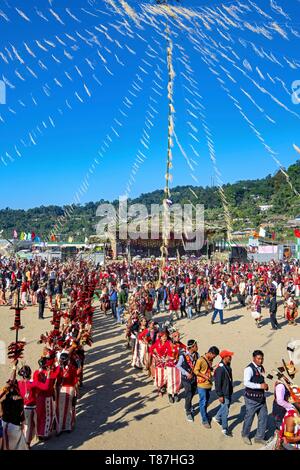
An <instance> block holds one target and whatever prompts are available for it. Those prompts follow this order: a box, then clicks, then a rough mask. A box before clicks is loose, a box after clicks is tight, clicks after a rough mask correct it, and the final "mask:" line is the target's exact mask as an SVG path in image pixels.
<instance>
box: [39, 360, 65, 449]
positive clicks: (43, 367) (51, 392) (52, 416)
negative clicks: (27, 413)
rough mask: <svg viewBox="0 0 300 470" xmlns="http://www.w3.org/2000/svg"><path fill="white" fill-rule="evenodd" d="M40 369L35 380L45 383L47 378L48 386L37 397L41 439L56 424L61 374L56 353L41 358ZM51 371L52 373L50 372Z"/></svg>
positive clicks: (47, 435)
mask: <svg viewBox="0 0 300 470" xmlns="http://www.w3.org/2000/svg"><path fill="white" fill-rule="evenodd" d="M39 365H40V369H38V370H36V371H35V372H34V374H33V380H34V381H35V382H37V383H38V384H40V383H41V384H45V383H46V380H47V378H48V379H49V381H48V387H47V389H46V390H40V391H39V393H38V395H37V398H36V413H37V436H38V438H39V440H41V441H42V440H46V439H48V438H49V437H50V434H51V433H52V431H53V429H54V424H56V421H57V420H56V413H55V383H56V380H57V379H58V377H59V374H60V367H59V366H56V365H55V354H54V355H53V354H51V353H50V354H48V355H47V356H44V357H42V358H41V359H40V360H39ZM49 371H50V374H49Z"/></svg>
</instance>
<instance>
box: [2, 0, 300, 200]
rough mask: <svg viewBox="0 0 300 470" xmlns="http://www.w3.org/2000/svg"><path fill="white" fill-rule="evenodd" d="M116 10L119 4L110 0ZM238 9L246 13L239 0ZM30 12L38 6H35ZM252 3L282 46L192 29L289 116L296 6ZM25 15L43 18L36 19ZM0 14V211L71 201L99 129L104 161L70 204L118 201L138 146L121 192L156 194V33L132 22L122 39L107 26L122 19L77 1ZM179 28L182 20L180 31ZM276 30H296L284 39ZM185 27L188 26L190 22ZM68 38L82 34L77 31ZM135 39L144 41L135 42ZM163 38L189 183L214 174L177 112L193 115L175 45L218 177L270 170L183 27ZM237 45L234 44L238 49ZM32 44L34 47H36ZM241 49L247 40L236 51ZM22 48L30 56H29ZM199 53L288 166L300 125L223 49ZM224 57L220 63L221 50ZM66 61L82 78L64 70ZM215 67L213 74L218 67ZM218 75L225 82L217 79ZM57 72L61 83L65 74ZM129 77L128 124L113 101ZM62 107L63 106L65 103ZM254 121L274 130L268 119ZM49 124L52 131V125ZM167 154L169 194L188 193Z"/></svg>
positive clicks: (162, 155)
mask: <svg viewBox="0 0 300 470" xmlns="http://www.w3.org/2000/svg"><path fill="white" fill-rule="evenodd" d="M116 3H118V1H117V0H116ZM128 3H130V4H131V5H132V6H134V7H137V5H138V3H139V2H137V1H133V0H132V1H130V0H128ZM183 3H184V5H185V6H192V7H194V8H198V7H201V6H204V7H205V6H210V7H211V8H212V9H214V10H216V8H218V7H219V8H221V2H210V1H208V0H203V1H202V0H194V1H192V0H190V1H188V0H186V1H185V2H182V4H183ZM242 3H243V4H248V5H249V6H250V4H249V3H248V2H247V1H246V0H245V1H243V2H242ZM36 4H38V7H37V8H36V7H35V5H36ZM224 4H225V6H228V5H230V4H235V5H236V4H237V2H225V3H224ZM73 5H74V6H73ZM256 5H258V6H261V8H263V9H264V11H265V12H266V13H267V14H269V15H271V16H272V17H273V18H274V20H275V21H277V23H278V24H279V25H281V26H282V27H283V28H284V29H285V31H287V32H288V35H289V39H288V40H285V39H283V38H282V37H281V36H280V35H279V34H278V33H276V32H274V31H273V34H272V36H273V39H272V40H269V39H267V38H265V37H263V36H262V35H260V34H255V33H253V32H251V31H249V29H247V28H244V29H243V30H240V29H236V28H230V29H229V30H228V33H229V34H230V35H231V38H232V42H229V41H227V40H226V39H224V37H222V36H221V35H220V34H219V32H218V31H217V30H216V26H213V27H212V30H211V31H207V30H206V29H205V28H203V32H204V33H205V34H206V35H208V36H209V37H211V38H213V39H214V40H215V41H216V42H217V43H221V45H223V47H224V48H226V47H227V48H228V46H230V47H232V49H233V50H234V52H235V53H236V55H237V56H238V57H239V59H237V58H235V57H234V56H233V55H231V58H232V59H235V65H236V66H238V67H240V68H241V69H243V70H244V72H245V73H247V74H248V76H249V77H250V78H252V80H254V81H255V82H256V83H257V84H258V85H259V86H261V87H264V88H265V89H266V90H267V91H268V92H269V93H270V94H272V96H273V97H275V98H276V99H278V100H279V101H280V102H281V103H283V104H284V105H285V106H287V107H288V108H289V109H290V110H291V111H292V112H295V113H299V114H300V105H298V106H296V105H295V104H293V103H292V100H291V94H290V93H289V92H290V90H291V84H292V82H293V81H295V80H300V57H299V50H300V48H299V38H298V37H297V36H296V35H295V34H297V31H298V29H299V31H300V23H299V12H300V3H299V2H298V1H297V0H289V2H287V1H285V2H283V1H280V0H278V1H277V2H276V5H280V6H282V7H283V8H284V11H285V12H287V13H288V14H289V16H290V18H291V20H287V19H286V18H285V17H284V16H283V15H282V14H280V13H278V12H275V11H274V9H273V10H272V9H271V8H270V2H269V0H268V1H267V0H264V1H262V0H257V2H256ZM16 8H17V9H18V10H19V13H18V12H17V10H16ZM49 8H52V10H53V12H54V13H57V14H58V15H59V18H60V19H61V20H62V22H63V23H64V24H61V23H60V22H59V20H58V19H57V18H55V17H54V16H53V15H52V14H51V12H50V11H49ZM66 8H69V12H71V13H72V15H75V17H76V18H78V19H79V20H80V21H81V22H80V23H79V22H77V21H76V20H74V19H73V18H71V16H69V15H68V14H67V13H66V10H65V9H66ZM81 8H84V9H85V11H84V10H82V9H81ZM137 8H139V7H137ZM36 9H37V10H38V11H39V12H40V13H42V15H43V16H45V18H47V19H48V21H46V20H43V18H41V17H40V16H38V14H37V13H36ZM99 9H101V11H99ZM0 10H1V11H0V15H1V13H3V15H4V16H6V17H7V18H9V19H10V21H9V22H7V21H6V20H5V18H4V17H3V16H0V26H1V32H2V34H1V38H0V52H2V56H1V57H0V76H2V75H3V76H4V78H5V79H6V80H8V82H9V84H10V86H7V102H6V105H0V116H1V117H2V119H3V121H4V122H0V156H2V159H1V161H0V169H1V189H2V191H1V198H0V207H2V208H3V207H7V206H8V207H12V208H29V207H35V206H39V205H42V204H44V205H48V204H60V205H63V204H68V203H71V202H72V201H73V198H74V194H76V192H77V191H78V188H79V187H80V185H81V184H82V181H83V179H84V178H85V176H86V174H87V172H88V170H89V168H90V167H91V165H92V164H93V161H94V159H95V157H96V158H97V155H98V150H99V148H100V147H101V145H102V144H103V141H104V140H105V139H106V135H107V133H109V135H110V136H111V137H112V142H110V143H109V149H108V150H107V152H106V153H105V155H104V157H103V158H102V159H99V161H100V163H99V164H97V165H95V168H94V169H93V172H92V174H91V173H90V174H89V186H88V190H87V191H85V192H84V194H83V195H82V196H81V202H82V203H84V202H87V201H91V200H100V199H102V198H104V199H114V198H117V197H118V196H119V195H121V194H123V193H124V191H125V188H126V184H127V182H128V179H129V177H130V172H131V168H132V165H133V163H134V161H135V159H136V154H137V151H138V149H139V148H140V149H141V150H142V151H143V153H144V154H145V155H146V156H147V159H146V160H145V162H144V163H142V164H141V165H140V167H139V170H138V173H137V175H136V176H135V183H134V184H133V185H132V191H131V196H133V197H134V196H138V195H139V194H140V193H142V192H147V191H151V190H155V189H158V188H162V187H163V186H164V173H165V171H164V170H165V159H166V144H167V97H166V78H167V67H166V62H165V53H164V51H165V43H164V40H163V39H162V37H161V36H160V35H159V34H158V32H157V31H156V30H155V29H154V28H152V27H149V26H147V25H144V29H142V30H141V29H138V28H137V27H136V25H135V23H134V22H133V21H132V20H131V19H130V18H129V17H127V20H128V24H129V25H130V26H129V27H130V28H131V30H132V32H133V37H130V36H128V35H124V36H123V35H122V34H120V33H119V32H118V31H117V30H116V29H114V28H113V27H112V26H111V25H112V24H114V25H118V24H119V23H118V21H123V20H124V17H121V16H120V15H118V14H111V15H110V16H108V15H107V14H105V13H107V12H110V11H111V10H107V9H106V8H105V6H104V5H103V1H99V0H98V1H95V2H88V1H87V0H78V1H76V6H75V4H74V2H70V1H59V2H58V1H57V0H53V1H52V2H50V1H48V0H40V1H39V2H38V3H35V2H33V1H31V0H29V1H27V2H26V5H25V4H24V2H21V1H20V0H19V1H14V0H11V1H9V2H6V1H5V0H3V2H2V3H1V9H0ZM198 11H199V10H198ZM216 11H217V10H216ZM21 14H25V15H26V17H27V18H28V19H29V20H30V21H27V20H26V19H24V18H22V17H21ZM93 14H96V16H93ZM243 19H244V21H246V20H247V21H249V23H251V24H252V25H255V24H256V25H262V23H263V21H266V19H264V18H263V17H262V16H261V15H259V14H257V13H254V12H249V14H247V15H246V14H245V15H243ZM270 21H271V20H270ZM270 21H269V24H270ZM188 23H189V22H188V21H187V22H186V24H188ZM99 24H101V25H102V27H100V30H101V29H102V32H101V31H98V30H95V26H98V27H99ZM286 24H287V25H288V27H289V28H292V29H293V31H294V32H296V33H295V34H292V33H291V29H288V27H287V26H286ZM189 26H190V27H191V23H189ZM171 27H172V26H171ZM193 27H194V25H193ZM105 28H107V30H106V29H105ZM219 30H221V31H223V32H224V33H225V34H226V31H224V30H223V29H222V27H219ZM87 31H89V32H93V33H94V34H95V35H97V37H98V39H99V41H100V42H99V43H98V45H97V44H96V43H95V42H90V43H89V44H87V43H86V42H85V41H84V38H89V36H88V32H87ZM103 31H107V33H108V35H109V37H110V38H112V39H113V40H116V41H118V43H119V44H120V46H121V47H119V46H117V44H116V43H115V42H111V40H109V39H108V38H107V37H106V36H105V34H104V33H103ZM123 31H124V30H123ZM76 32H77V33H78V34H79V35H80V36H81V37H80V36H79V35H76ZM136 33H138V34H139V35H140V37H142V38H143V39H144V40H142V39H140V38H138V37H137V36H136ZM66 34H67V35H69V36H66ZM192 34H193V33H192ZM299 36H300V33H299ZM71 37H72V38H73V39H71ZM195 37H196V36H195ZM82 38H83V39H82ZM74 39H75V40H74ZM173 39H174V67H175V71H176V77H175V83H174V106H175V109H176V122H175V128H176V134H177V136H178V138H179V140H180V143H181V145H182V147H183V148H184V150H185V151H186V154H187V155H188V157H189V158H192V159H193V160H194V162H196V163H193V166H194V171H193V172H192V174H193V175H194V177H195V178H197V180H198V181H199V184H200V185H204V186H205V185H209V184H211V180H212V177H213V175H214V170H213V167H212V164H211V161H210V158H209V153H208V149H207V143H206V136H205V133H204V131H203V128H202V124H201V119H200V116H197V119H196V118H193V119H191V116H190V115H189V114H188V109H190V110H191V109H192V108H190V106H189V105H188V104H187V102H186V101H185V99H186V98H188V99H189V93H188V91H187V90H186V88H185V87H186V86H187V87H189V83H188V81H187V80H186V79H185V78H184V76H183V75H182V72H183V73H184V72H185V71H184V67H183V64H182V62H181V61H180V57H181V55H180V49H179V48H178V45H179V46H181V47H184V49H185V51H186V53H187V55H188V56H189V59H190V64H191V66H192V69H193V71H194V75H193V76H194V77H195V78H196V80H197V82H198V83H197V87H198V91H199V94H200V95H201V96H202V101H201V103H202V104H203V105H205V107H206V121H207V124H208V126H209V129H210V132H211V134H212V135H213V140H214V144H215V150H216V158H217V164H218V168H219V170H220V173H221V175H222V180H223V181H224V182H234V181H236V180H240V179H250V178H259V177H263V176H265V175H267V174H269V173H273V172H274V171H275V170H276V164H275V163H274V161H273V160H272V158H271V156H270V155H269V154H268V153H267V152H266V150H265V149H264V147H263V146H262V145H261V143H260V142H259V140H258V139H257V138H256V136H255V134H254V133H253V131H252V130H251V129H250V128H249V126H248V125H247V123H246V122H245V120H244V119H243V117H242V116H241V114H240V113H239V112H238V109H236V108H235V106H234V104H233V101H232V100H231V99H230V98H229V97H228V96H227V95H226V93H225V92H224V90H222V89H221V87H220V83H219V82H218V81H217V80H216V76H215V75H213V73H212V72H211V71H210V70H208V65H207V64H206V63H205V62H204V61H203V60H202V59H203V54H202V55H201V54H200V52H199V51H197V50H195V48H194V47H193V44H192V43H191V41H190V39H189V37H188V34H187V33H186V32H185V31H184V30H181V31H180V30H179V29H174V36H173ZM239 39H242V43H241V42H240V41H239ZM36 40H37V41H38V44H39V45H38V44H37V42H35V41H36ZM45 40H46V41H48V42H45ZM198 40H199V37H198ZM155 41H159V42H160V43H161V47H162V48H163V50H162V51H160V50H159V47H158V43H157V42H155ZM200 41H201V38H200ZM243 41H246V43H245V42H244V45H243ZM24 42H25V43H26V45H27V46H28V49H29V50H30V51H31V52H32V53H33V54H34V55H35V57H33V56H32V55H30V53H29V52H28V49H26V48H25V45H24ZM251 42H252V43H253V44H255V45H256V47H257V48H258V49H260V50H261V48H263V50H264V51H265V52H266V53H268V54H270V53H272V52H273V54H274V56H275V57H276V58H277V59H278V61H279V62H280V63H281V65H279V64H276V63H274V62H273V61H271V60H269V59H267V58H266V57H264V58H261V57H259V56H258V54H257V53H255V52H254V51H253V49H252V47H251V45H250V43H251ZM99 44H100V45H99ZM148 44H150V45H152V47H153V48H154V49H155V50H157V51H158V56H159V57H161V58H162V59H163V62H161V61H158V60H157V58H155V59H154V58H150V57H149V56H147V54H146V51H147V45H148ZM200 44H201V45H202V46H203V44H204V43H203V42H202V43H201V42H200ZM125 45H127V46H128V48H129V49H127V48H126V47H125ZM40 46H41V47H40ZM245 46H247V47H245ZM105 47H106V48H107V49H108V50H107V49H105ZM209 47H210V49H209V51H210V54H213V53H215V54H216V57H217V59H218V62H215V65H216V67H217V70H218V71H219V73H220V74H221V75H220V78H221V79H223V80H224V81H225V86H226V87H228V89H229V90H230V94H231V95H232V96H233V97H234V99H236V100H237V102H238V103H240V105H241V106H242V109H243V112H244V113H245V114H246V115H247V117H248V119H250V120H251V121H252V123H253V124H254V127H255V128H256V129H257V131H259V132H260V134H261V135H262V136H263V138H264V139H265V142H266V143H267V144H268V145H270V146H271V147H272V148H273V149H274V150H275V151H276V152H277V153H278V155H277V158H278V159H279V160H280V161H281V162H282V164H283V165H285V166H288V165H290V164H292V163H293V162H295V160H296V158H297V154H295V151H294V150H293V147H292V145H293V143H296V144H297V143H298V146H299V145H300V136H299V118H297V117H296V116H294V115H292V114H291V113H288V112H287V111H286V110H284V109H283V107H281V106H279V105H278V104H277V103H275V102H274V101H273V100H272V99H271V98H270V96H268V95H267V94H266V93H261V92H260V91H259V90H258V88H257V87H256V86H255V85H254V84H253V82H251V81H250V80H249V78H247V77H245V75H243V74H242V73H241V72H240V71H239V70H238V69H237V68H235V67H233V66H232V63H231V62H228V61H227V60H226V59H225V58H224V57H222V56H221V55H219V54H220V52H221V53H222V52H223V53H225V49H221V47H218V50H213V47H214V46H213V43H212V42H210V43H209V46H208V48H209ZM44 49H47V50H44ZM130 50H131V52H130ZM132 51H133V52H134V53H133V52H132ZM97 52H100V54H101V55H102V57H104V59H105V60H106V61H107V62H106V65H107V67H108V69H109V71H110V73H109V72H108V71H107V70H106V69H105V68H104V62H103V61H102V60H101V59H100V56H99V55H98V54H97ZM148 52H149V51H148ZM51 54H53V55H54V57H55V58H56V60H55V59H54V58H53V57H52V56H51ZM114 54H117V56H118V59H119V61H121V62H122V63H123V64H124V66H121V65H120V64H119V63H118V62H117V60H116V58H115V55H114ZM226 55H227V56H228V57H229V52H228V49H227V52H226ZM274 56H273V57H274ZM283 57H286V59H288V60H289V61H290V62H291V63H293V62H292V61H293V60H295V62H294V64H295V65H294V67H293V66H292V67H291V66H290V65H288V63H287V62H286V61H285V60H284V58H283ZM86 59H88V60H89V62H90V64H91V65H92V67H93V68H92V67H91V65H89V64H88V62H87V61H86ZM57 60H59V61H60V63H58V62H57ZM143 60H146V62H148V64H150V66H149V65H148V66H147V65H146V66H145V63H144V62H143ZM245 60H246V61H247V62H245ZM6 61H7V62H8V63H6ZM39 61H41V62H39ZM141 64H142V65H143V67H145V68H144V69H145V70H146V71H147V72H148V73H147V75H146V74H143V72H141V70H140V69H139V68H138V67H139V66H141ZM157 64H158V65H159V67H160V68H161V71H162V72H161V78H162V82H161V86H162V87H163V92H162V95H163V96H161V97H160V96H158V95H156V94H154V95H153V90H152V86H153V79H155V75H154V71H155V70H156V66H157ZM75 65H76V66H77V67H78V69H79V71H80V74H81V75H80V74H79V73H78V71H77V70H76V69H75ZM220 66H222V67H223V69H220V68H219V67H220ZM26 67H28V68H29V69H30V70H31V71H32V72H33V74H35V75H36V76H37V78H35V77H34V76H33V75H32V74H31V73H30V71H29V69H28V68H26ZM249 67H250V69H249ZM256 67H258V68H259V71H260V72H261V73H262V74H263V76H264V77H265V80H263V79H262V78H261V77H260V76H259V74H258V72H257V70H256ZM224 68H225V69H226V70H227V71H228V72H229V74H230V76H231V77H232V79H234V80H235V81H236V83H234V82H233V81H232V80H231V79H229V78H228V77H227V76H226V75H225V72H224ZM66 73H67V74H68V75H69V77H71V79H72V81H71V80H70V79H68V78H67V75H66ZM136 73H138V74H139V76H141V77H142V79H143V85H142V91H141V92H140V93H139V94H137V98H134V99H133V100H132V102H134V105H133V106H132V108H131V109H128V112H127V115H128V117H124V116H123V117H122V116H121V115H120V113H119V109H120V107H121V108H122V101H123V99H124V96H128V97H130V95H128V90H129V89H130V86H131V85H132V82H133V81H134V76H135V75H136ZM112 74H113V75H112ZM267 74H269V77H271V78H272V80H271V78H268V76H267ZM95 77H96V79H97V80H96V79H95ZM55 80H56V82H55ZM280 80H282V82H280ZM99 81H100V82H101V84H102V85H101V86H100V85H99V83H98V82H99ZM58 83H59V84H58ZM11 86H14V87H15V88H11ZM43 87H44V88H43ZM45 87H46V88H45ZM85 87H86V88H85ZM284 87H285V88H286V90H285V89H284ZM241 88H242V89H243V90H244V91H245V92H247V93H248V95H250V96H251V98H252V99H253V100H254V101H255V103H256V104H257V106H259V107H260V108H263V110H264V111H263V112H260V111H259V110H258V109H257V107H255V105H253V103H252V102H251V101H250V99H249V97H247V96H246V95H245V94H244V93H243V92H242V91H241ZM45 90H46V92H47V90H49V91H48V94H50V96H47V94H46V93H45ZM87 90H88V91H87ZM75 92H77V93H78V94H79V97H80V98H81V99H82V100H83V103H82V102H81V101H80V100H79V99H78V98H77V97H76V95H75ZM88 94H91V96H88ZM151 95H152V97H153V96H155V99H157V103H154V104H155V107H157V109H158V110H159V114H158V117H157V119H156V120H155V125H154V129H153V131H152V133H151V142H150V148H149V150H146V151H145V148H143V146H142V147H141V144H140V139H141V134H142V131H143V128H144V121H145V113H146V111H147V109H149V108H148V105H149V97H150V96H151ZM66 100H67V103H68V104H69V105H70V106H71V107H72V109H69V108H68V107H67V105H66ZM190 101H191V100H190ZM35 103H36V104H35ZM150 103H151V102H150ZM122 109H124V105H123V108H122ZM125 109H126V108H125ZM61 113H62V114H61ZM265 114H267V115H268V116H269V117H270V118H271V119H272V120H274V121H275V122H276V124H273V123H271V122H270V121H269V120H267V119H266V117H265ZM49 116H50V118H51V119H52V120H53V122H54V126H55V127H53V126H52V125H51V123H50V121H49ZM115 118H117V120H118V121H119V122H121V118H122V119H123V121H122V127H119V128H118V127H117V125H116V124H113V123H114V119H115ZM188 121H190V122H191V123H192V125H193V126H194V127H195V128H197V130H198V132H194V134H195V135H196V137H197V140H198V141H195V140H193V138H192V137H191V136H190V135H189V132H190V130H191V129H190V128H189V125H188V124H187V122H188ZM43 122H44V124H45V126H44V125H43V124H42V123H43ZM112 125H113V126H114V128H116V129H118V133H119V136H120V137H119V138H116V136H115V135H114V134H113V133H112V131H111V126H112ZM37 126H38V129H37ZM106 141H107V139H106ZM33 142H34V143H33ZM24 144H25V145H24ZM190 145H193V147H194V150H196V154H195V153H194V152H193V151H192V150H191V147H190ZM18 153H20V154H21V156H19V155H18ZM173 154H174V158H173V170H172V173H173V182H172V186H176V185H195V184H196V182H195V179H193V178H192V176H191V171H190V169H189V167H188V165H187V163H186V161H185V159H184V157H183V156H182V154H181V152H180V151H179V149H178V147H177V146H176V145H175V146H174V148H173Z"/></svg>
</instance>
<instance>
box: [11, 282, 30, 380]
mask: <svg viewBox="0 0 300 470" xmlns="http://www.w3.org/2000/svg"><path fill="white" fill-rule="evenodd" d="M17 289H18V291H17V292H18V299H17V306H16V307H11V309H12V310H15V319H14V325H13V326H12V327H11V328H10V329H11V330H12V331H15V332H16V339H15V341H14V342H13V343H11V344H10V345H9V346H8V359H10V360H11V361H12V363H13V364H14V366H13V369H14V371H15V372H16V364H17V363H18V360H19V359H22V357H23V352H24V347H25V345H26V343H25V342H24V341H19V330H22V329H23V328H24V326H23V325H22V324H21V311H22V310H24V308H23V307H21V305H20V286H18V288H17ZM14 377H15V373H14Z"/></svg>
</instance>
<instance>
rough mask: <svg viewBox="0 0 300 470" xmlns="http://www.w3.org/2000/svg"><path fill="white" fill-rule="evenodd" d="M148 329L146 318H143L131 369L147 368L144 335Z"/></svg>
mask: <svg viewBox="0 0 300 470" xmlns="http://www.w3.org/2000/svg"><path fill="white" fill-rule="evenodd" d="M146 329H147V320H146V318H142V320H141V322H140V326H139V329H138V332H137V337H136V340H135V346H134V350H133V355H132V361H131V367H136V368H138V369H143V368H145V366H146V363H145V355H146V350H147V345H146V343H145V341H144V335H145V333H146Z"/></svg>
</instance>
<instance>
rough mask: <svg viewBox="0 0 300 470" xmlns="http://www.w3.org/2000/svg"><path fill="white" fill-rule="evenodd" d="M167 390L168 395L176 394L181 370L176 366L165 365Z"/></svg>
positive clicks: (178, 388) (179, 383)
mask: <svg viewBox="0 0 300 470" xmlns="http://www.w3.org/2000/svg"><path fill="white" fill-rule="evenodd" d="M166 371H167V391H168V395H173V396H174V395H177V394H178V393H179V390H180V387H181V372H180V370H178V369H177V367H175V366H172V367H167V368H166Z"/></svg>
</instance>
